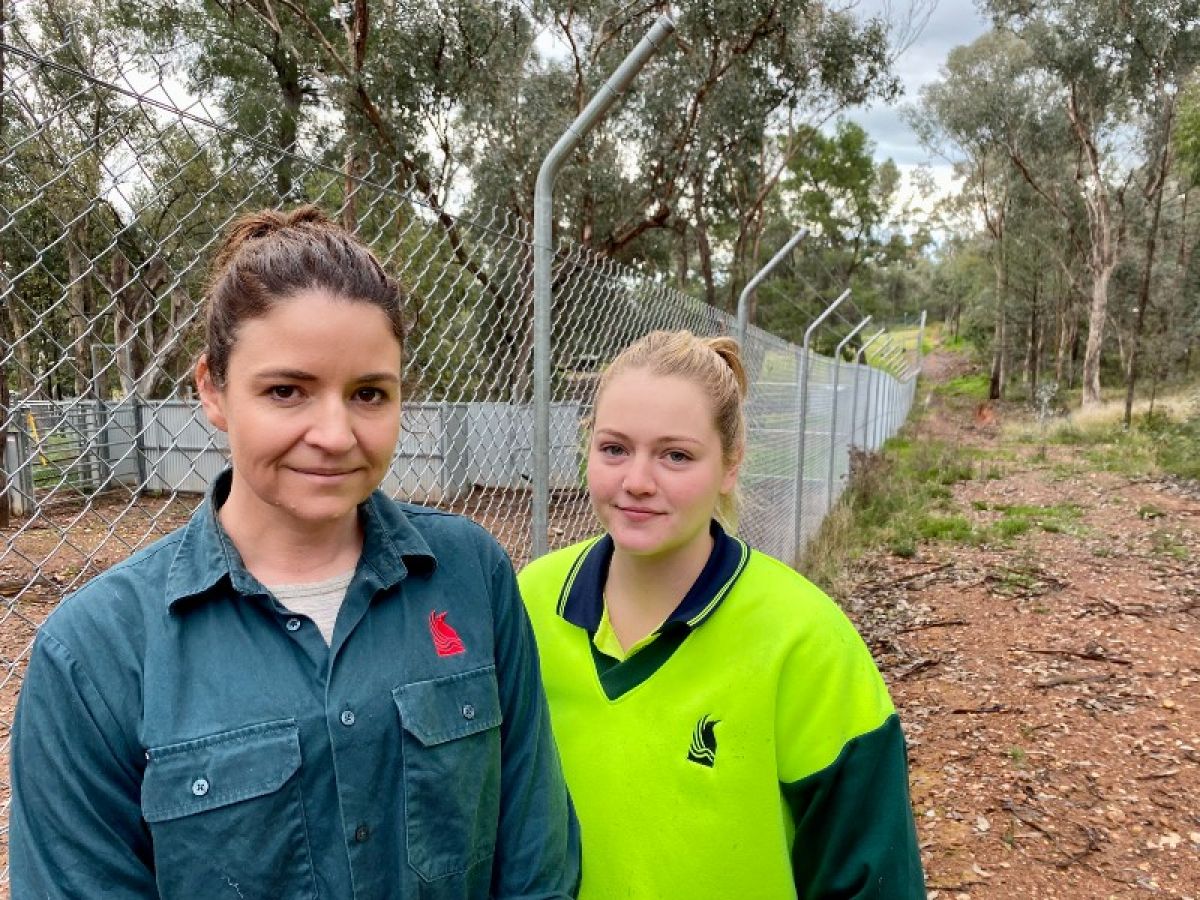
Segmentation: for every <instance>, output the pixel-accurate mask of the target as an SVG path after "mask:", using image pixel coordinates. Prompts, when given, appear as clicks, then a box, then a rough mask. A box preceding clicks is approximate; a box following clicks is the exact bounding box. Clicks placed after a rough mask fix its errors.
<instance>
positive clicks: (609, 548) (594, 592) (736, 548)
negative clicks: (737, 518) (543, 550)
mask: <svg viewBox="0 0 1200 900" xmlns="http://www.w3.org/2000/svg"><path fill="white" fill-rule="evenodd" d="M709 531H710V533H711V534H712V536H713V548H712V552H711V553H709V555H708V561H707V562H705V564H704V568H703V569H701V570H700V576H699V577H698V578H697V579H696V582H695V584H693V585H692V586H691V588H690V589H689V590H688V592H687V594H685V595H684V598H683V600H682V601H680V603H679V606H677V607H676V608H675V611H674V612H673V613H671V615H670V616H668V617H667V621H666V622H664V623H663V624H662V626H661V627H660V628H659V631H662V630H664V629H666V627H667V626H668V625H671V624H673V623H680V624H682V625H683V626H685V627H686V628H689V629H691V628H695V627H696V626H698V625H699V624H700V623H701V622H703V621H704V620H705V619H707V618H708V617H709V616H710V615H712V613H713V611H714V610H716V608H717V607H718V606H720V604H721V601H722V600H723V599H725V595H726V594H727V593H729V589H730V588H731V587H733V584H734V582H735V581H737V579H738V576H739V575H741V574H742V570H743V569H744V568H745V567H746V561H747V560H748V559H749V558H750V548H749V547H747V546H746V544H745V543H744V542H743V541H741V540H739V539H738V538H736V537H733V536H732V535H729V534H726V533H725V529H723V528H722V527H721V526H720V525H718V524H717V522H716V521H715V520H714V521H713V523H712V525H711V526H710V527H709ZM612 555H613V540H612V538H611V537H609V536H608V535H607V534H606V535H604V536H603V537H599V538H597V539H596V540H594V541H592V542H591V543H589V544H587V545H586V546H585V547H584V548H583V551H582V552H581V553H580V554H579V557H578V558H577V559H576V560H575V562H574V563H573V564H572V566H571V571H570V573H569V574H568V575H567V578H566V581H565V583H564V584H563V589H562V593H561V594H559V597H558V614H559V615H560V616H562V617H563V618H564V619H566V620H567V621H568V622H570V623H571V624H572V625H577V626H579V627H580V628H583V629H585V630H586V631H587V632H588V634H595V633H596V629H597V628H599V627H600V618H601V616H603V614H604V585H605V582H607V581H608V566H609V563H611V562H612Z"/></svg>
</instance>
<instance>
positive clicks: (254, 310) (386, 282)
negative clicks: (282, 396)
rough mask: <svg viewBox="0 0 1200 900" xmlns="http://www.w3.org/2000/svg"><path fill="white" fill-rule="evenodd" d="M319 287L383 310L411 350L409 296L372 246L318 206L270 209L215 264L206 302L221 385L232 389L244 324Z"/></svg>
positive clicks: (243, 224)
mask: <svg viewBox="0 0 1200 900" xmlns="http://www.w3.org/2000/svg"><path fill="white" fill-rule="evenodd" d="M313 288H321V289H324V290H327V291H329V292H330V293H331V294H333V295H334V296H336V297H340V298H343V299H345V300H348V301H351V302H355V303H370V304H372V305H374V306H378V307H379V308H380V309H382V310H383V311H384V313H385V314H386V315H387V317H388V321H389V322H391V325H392V334H394V335H395V336H396V340H397V341H399V342H400V344H401V346H403V344H404V335H405V332H406V328H405V322H404V296H403V292H402V291H401V289H400V285H399V284H398V283H397V282H396V281H395V280H394V279H392V278H391V277H389V276H388V274H387V273H386V272H384V271H383V266H381V265H380V263H379V260H378V259H377V258H376V257H375V254H374V253H372V252H371V250H370V249H369V248H368V247H367V246H366V245H365V244H363V243H362V242H361V241H360V240H359V239H358V238H356V237H355V236H354V235H352V234H351V233H350V232H349V231H347V230H346V229H344V228H342V227H341V226H339V225H337V224H336V223H334V222H333V221H332V220H330V219H329V217H328V216H326V215H325V213H323V212H322V211H321V210H320V209H318V208H317V207H315V206H312V205H305V206H301V207H298V208H297V209H294V210H292V211H291V212H290V213H285V212H279V211H277V210H271V209H265V210H262V211H260V212H256V213H248V214H247V215H244V216H242V217H240V218H239V219H237V220H236V221H235V222H234V223H233V224H232V225H231V226H230V227H229V230H228V232H227V233H226V234H225V240H224V243H222V245H221V249H220V250H219V251H218V252H217V256H216V259H215V260H214V261H213V265H212V272H211V274H210V275H209V282H208V290H207V292H206V303H205V306H206V309H205V332H206V335H205V336H206V343H207V349H206V351H205V352H206V355H207V359H208V369H209V371H210V372H211V373H212V378H213V383H214V384H215V385H216V386H217V387H221V386H223V385H224V383H225V376H226V374H227V372H228V369H229V356H230V354H231V353H232V352H233V348H234V345H235V344H236V342H237V329H238V326H239V325H240V324H241V323H242V322H244V321H245V320H247V319H255V318H258V317H259V316H264V315H266V314H267V313H268V312H270V311H271V309H272V308H274V306H275V305H276V304H277V303H279V302H280V301H282V300H286V299H287V298H288V297H291V296H293V295H295V294H297V293H299V292H301V291H306V290H311V289H313Z"/></svg>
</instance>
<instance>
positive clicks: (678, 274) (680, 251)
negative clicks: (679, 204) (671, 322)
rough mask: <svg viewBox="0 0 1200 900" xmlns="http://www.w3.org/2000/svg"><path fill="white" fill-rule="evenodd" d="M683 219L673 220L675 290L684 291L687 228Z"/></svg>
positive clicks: (686, 272) (686, 275) (686, 264)
mask: <svg viewBox="0 0 1200 900" xmlns="http://www.w3.org/2000/svg"><path fill="white" fill-rule="evenodd" d="M687 224H688V223H687V222H686V221H685V220H684V219H683V218H677V219H676V220H675V234H676V236H677V238H678V240H676V242H675V289H676V290H679V291H686V290H687V286H688V262H689V254H688V228H687Z"/></svg>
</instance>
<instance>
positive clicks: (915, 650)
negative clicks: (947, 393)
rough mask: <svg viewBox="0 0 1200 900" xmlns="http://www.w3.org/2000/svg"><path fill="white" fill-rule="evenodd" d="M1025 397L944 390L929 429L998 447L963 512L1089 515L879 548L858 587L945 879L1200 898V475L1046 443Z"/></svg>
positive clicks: (943, 368) (961, 495) (962, 490)
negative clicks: (1006, 534) (1119, 468)
mask: <svg viewBox="0 0 1200 900" xmlns="http://www.w3.org/2000/svg"><path fill="white" fill-rule="evenodd" d="M931 363H932V365H931V367H930V369H931V371H929V372H927V375H932V376H933V377H934V378H940V377H943V376H945V375H947V374H951V369H952V367H951V366H948V365H947V361H946V359H945V358H939V357H938V356H937V355H935V356H934V357H932V358H931ZM1023 415H1027V413H1024V412H1022V411H1020V410H1017V409H1015V408H1005V407H1002V406H1001V407H997V408H993V409H990V410H987V411H984V413H983V415H982V416H981V415H980V410H979V409H978V408H977V407H976V406H975V405H974V404H964V403H961V402H960V403H959V404H955V403H953V402H950V401H947V400H944V399H939V398H937V397H936V396H934V397H933V398H932V399H931V401H930V404H929V406H928V408H927V410H926V412H925V415H924V416H923V417H922V418H921V421H920V423H919V425H918V426H917V439H918V440H920V439H923V438H940V439H944V440H950V441H955V442H959V443H962V444H966V445H970V446H973V447H976V448H982V449H984V450H985V451H987V452H988V453H989V454H990V453H994V454H995V458H996V463H995V468H998V469H999V471H998V472H995V471H993V472H992V473H991V475H992V476H993V477H988V478H976V479H972V480H970V481H965V482H961V483H959V484H958V485H956V486H955V488H954V496H953V500H954V504H955V505H956V506H957V507H958V509H957V512H959V513H960V514H962V515H966V516H968V517H972V518H973V519H974V520H975V521H977V522H981V523H982V522H984V521H987V520H988V519H989V517H997V516H998V515H999V514H998V513H997V512H996V511H995V510H994V509H993V508H991V507H994V506H995V505H996V504H1006V505H1008V504H1020V505H1030V506H1035V505H1038V506H1051V505H1060V504H1075V505H1077V506H1078V507H1079V518H1078V520H1077V522H1076V523H1075V524H1074V526H1073V527H1072V528H1070V529H1067V530H1064V531H1058V532H1053V531H1050V532H1047V531H1042V530H1040V529H1036V528H1035V529H1031V530H1030V531H1029V532H1027V533H1025V534H1023V535H1020V536H1019V537H1017V538H1015V539H1014V540H1013V541H1012V542H1011V544H1010V545H1008V546H1004V547H988V546H978V547H977V546H968V545H964V544H962V543H950V542H925V543H922V544H920V545H919V550H918V553H917V555H916V556H915V557H913V558H910V559H900V558H898V557H894V556H892V555H890V554H888V553H886V552H883V551H881V552H879V553H876V554H874V555H872V557H871V558H870V559H869V560H868V561H867V565H866V566H864V567H863V568H862V570H861V575H860V576H859V577H858V579H857V581H856V583H855V587H854V590H853V595H852V599H851V602H850V604H849V605H850V607H851V614H852V616H853V617H854V618H855V619H856V620H857V622H858V623H859V625H860V628H861V629H862V631H863V633H864V636H865V637H866V638H867V639H868V643H869V644H870V645H871V647H872V649H873V650H874V651H875V653H876V657H877V659H878V660H879V662H880V665H881V667H882V668H883V670H884V675H885V677H886V678H887V680H888V682H889V684H890V686H891V689H892V693H893V697H894V699H895V702H896V705H897V707H898V708H899V711H900V715H901V719H902V722H903V723H904V726H905V730H906V733H907V735H908V739H909V745H910V765H911V776H912V781H911V783H912V793H913V803H914V807H915V810H916V814H917V827H918V832H919V836H920V841H921V848H922V853H923V857H924V862H925V867H926V877H927V884H928V889H929V896H930V898H935V900H948V898H956V900H958V898H985V897H994V898H1081V900H1082V898H1087V900H1093V898H1099V900H1104V898H1133V897H1151V896H1162V897H1178V898H1200V765H1198V764H1200V691H1198V690H1197V685H1200V637H1198V635H1200V578H1198V576H1200V485H1197V484H1194V483H1181V482H1176V481H1172V480H1166V479H1149V480H1130V479H1129V478H1126V477H1122V476H1120V475H1116V474H1111V473H1103V472H1096V471H1092V470H1090V468H1089V467H1087V466H1084V465H1083V464H1082V463H1080V462H1079V459H1078V458H1077V457H1074V456H1073V454H1074V453H1076V452H1077V451H1076V450H1075V449H1074V448H1070V447H1054V446H1051V447H1050V448H1049V452H1048V455H1047V458H1046V459H1044V460H1042V459H1039V458H1037V452H1038V447H1037V446H1035V445H1030V444H1021V443H1018V442H1016V441H1013V440H1006V439H1005V438H1004V436H1003V435H1004V433H1005V430H1004V428H1003V426H1004V424H1005V423H1006V421H1008V420H1011V419H1013V418H1016V417H1019V416H1023ZM996 474H999V476H1000V477H994V476H995V475H996Z"/></svg>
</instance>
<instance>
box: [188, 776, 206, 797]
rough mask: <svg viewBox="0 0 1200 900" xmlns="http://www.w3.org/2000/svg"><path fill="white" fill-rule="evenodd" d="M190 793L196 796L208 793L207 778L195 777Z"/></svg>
mask: <svg viewBox="0 0 1200 900" xmlns="http://www.w3.org/2000/svg"><path fill="white" fill-rule="evenodd" d="M192 793H193V794H195V795H196V796H197V797H203V796H204V795H205V794H207V793H208V779H207V778H197V779H196V780H195V781H193V782H192Z"/></svg>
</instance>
